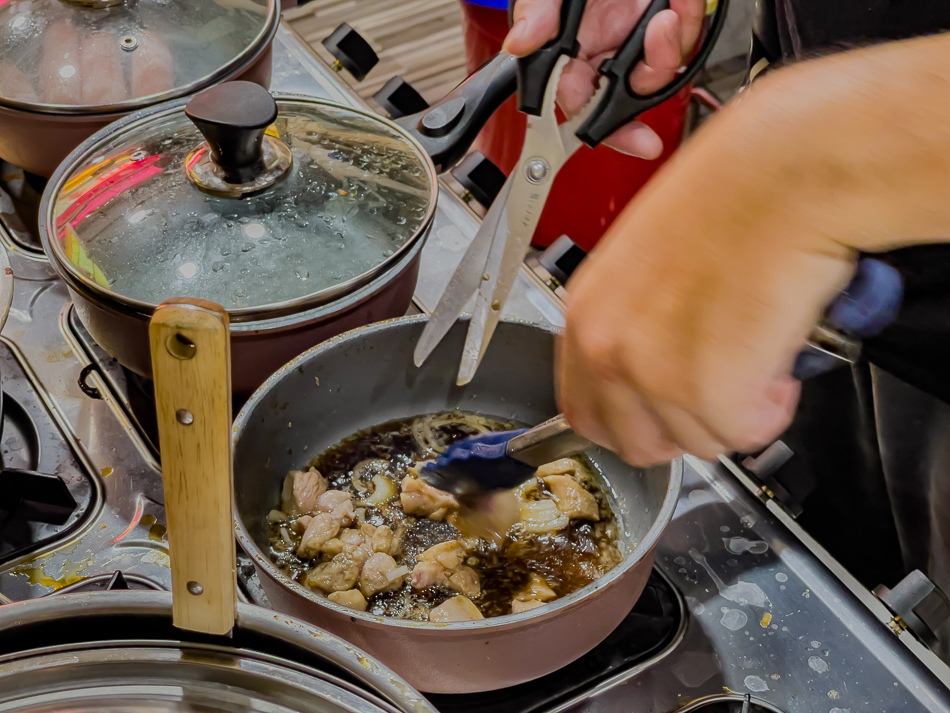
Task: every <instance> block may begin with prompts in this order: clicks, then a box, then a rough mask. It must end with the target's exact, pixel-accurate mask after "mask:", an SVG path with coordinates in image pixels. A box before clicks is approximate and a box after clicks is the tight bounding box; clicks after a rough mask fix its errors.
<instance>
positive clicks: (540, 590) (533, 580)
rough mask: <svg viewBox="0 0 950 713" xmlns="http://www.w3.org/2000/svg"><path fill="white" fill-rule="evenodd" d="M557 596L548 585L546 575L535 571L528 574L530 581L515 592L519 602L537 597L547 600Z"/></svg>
mask: <svg viewBox="0 0 950 713" xmlns="http://www.w3.org/2000/svg"><path fill="white" fill-rule="evenodd" d="M556 598H557V593H555V591H554V590H553V589H551V588H550V587H549V586H548V583H547V582H546V581H545V580H544V577H542V576H541V575H540V574H535V573H534V572H532V573H531V574H529V575H528V583H527V584H526V585H525V586H524V587H523V588H522V589H521V591H519V592H518V593H517V594H515V600H516V601H519V602H528V601H532V600H535V599H536V600H537V601H539V602H546V601H549V600H551V599H556Z"/></svg>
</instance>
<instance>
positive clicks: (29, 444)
mask: <svg viewBox="0 0 950 713" xmlns="http://www.w3.org/2000/svg"><path fill="white" fill-rule="evenodd" d="M273 87H274V89H276V90H279V91H287V92H296V93H304V94H310V95H316V96H321V97H325V98H329V99H332V100H335V101H339V102H342V103H345V104H350V105H354V106H360V105H361V103H360V100H359V99H358V98H357V97H356V95H355V94H354V93H353V92H351V91H350V90H349V89H348V87H347V85H346V84H345V83H344V82H343V81H341V79H340V78H339V77H338V76H336V75H335V74H334V72H333V71H332V70H331V69H330V67H329V66H328V65H327V64H326V63H324V62H323V61H322V60H321V59H319V58H318V57H317V56H316V55H314V54H313V53H312V52H311V50H310V49H309V48H308V47H307V46H306V45H305V44H304V43H303V42H302V41H300V40H299V38H297V36H296V35H294V33H293V32H292V31H291V30H290V29H288V28H286V27H282V28H281V29H280V31H279V33H278V36H277V39H276V42H275V70H274V81H273ZM2 173H3V175H2V182H0V186H2V191H0V243H2V246H3V248H4V249H5V250H6V251H7V253H8V255H9V258H10V263H11V267H12V269H13V272H14V276H15V289H14V301H13V308H12V310H11V313H10V316H9V319H8V321H7V324H6V326H5V328H4V330H3V333H2V335H0V385H2V390H3V414H2V419H3V420H2V428H0V459H2V464H3V471H2V473H0V479H2V481H5V482H0V597H2V601H3V602H9V601H20V600H26V599H31V598H36V597H42V596H50V595H54V596H61V595H63V596H68V594H69V592H73V591H77V590H88V589H110V588H124V589H167V588H169V586H170V570H169V560H168V548H167V542H166V540H165V528H164V524H163V522H164V511H163V507H162V501H163V500H162V488H161V473H160V468H159V463H158V454H157V448H156V437H155V422H154V414H153V402H152V397H151V391H150V385H149V384H148V383H147V382H145V381H143V380H142V379H140V378H138V377H135V376H134V375H132V374H130V373H129V372H127V371H125V370H124V369H123V368H121V367H120V366H119V365H118V364H117V363H116V362H114V361H113V360H112V359H111V358H110V357H108V356H107V355H106V354H105V353H104V352H103V351H102V350H101V349H100V348H99V347H98V346H97V345H96V344H95V343H94V342H93V340H92V339H91V338H90V337H89V335H88V334H87V333H86V331H85V329H84V328H83V326H82V324H81V323H80V321H79V320H78V319H77V317H76V314H75V312H74V310H73V308H72V306H71V304H70V302H69V298H68V295H67V292H66V288H65V286H64V285H63V284H62V282H61V281H60V280H59V279H58V278H57V277H56V274H55V272H54V271H53V269H52V268H51V267H50V265H49V263H48V262H47V260H46V259H45V257H44V255H43V253H42V250H41V248H40V247H39V243H38V240H37V238H36V235H35V213H32V214H31V210H34V208H31V206H33V205H35V198H36V195H37V190H41V189H42V186H41V185H36V181H35V180H33V179H29V178H28V177H25V176H23V175H22V174H21V173H19V172H18V171H16V169H14V168H12V167H8V166H4V167H2ZM478 224H479V218H478V215H477V213H476V212H475V211H474V210H473V209H472V208H471V207H470V206H469V205H468V204H467V203H466V202H464V201H462V200H460V199H459V198H458V196H457V195H456V194H455V193H454V192H453V191H452V190H451V188H450V186H449V184H448V183H446V184H444V185H443V186H442V191H441V197H440V201H439V205H438V214H437V217H436V222H435V225H434V228H433V231H432V234H431V237H430V238H429V241H428V243H427V245H426V247H425V249H424V252H423V258H422V267H421V274H420V280H419V284H418V287H417V290H416V295H415V309H417V310H418V311H422V312H427V311H430V310H431V309H432V308H433V307H434V306H435V304H436V302H437V300H438V297H439V295H440V294H441V292H442V290H443V289H444V287H445V285H446V284H447V282H448V279H449V277H450V275H451V273H452V272H453V270H454V268H455V266H456V265H457V264H458V261H459V260H460V259H461V257H462V254H463V252H464V248H465V247H466V245H467V243H468V241H469V240H471V238H472V237H473V236H474V234H475V231H476V230H477V227H478ZM560 294H562V293H561V289H560V287H559V286H558V284H557V283H556V281H554V280H553V279H552V278H551V275H550V274H548V273H546V272H545V271H544V269H543V268H541V267H540V264H539V263H538V261H537V260H529V261H528V262H526V264H525V267H524V269H523V270H522V273H521V275H520V276H519V279H518V283H517V285H516V289H515V292H514V294H513V297H512V299H511V300H510V301H509V305H508V307H507V313H508V315H509V316H513V317H519V318H522V319H528V320H532V321H540V322H547V323H551V324H555V325H560V324H561V323H562V310H561V302H560ZM772 455H774V454H772ZM769 457H770V455H769V454H765V455H763V456H760V458H759V459H758V463H753V464H751V465H750V464H747V465H750V467H747V468H744V467H740V466H738V465H736V464H735V463H732V462H730V461H728V460H723V461H722V462H716V463H708V462H703V461H699V460H696V459H691V458H687V459H686V473H685V482H684V487H683V492H682V497H681V500H680V503H679V506H678V509H677V512H676V516H675V518H674V520H673V522H672V524H671V525H670V526H669V528H668V529H667V531H666V533H665V534H664V536H663V538H662V540H661V542H660V545H659V548H658V552H657V562H656V568H655V571H654V573H653V575H652V577H651V580H650V582H649V584H648V586H647V589H646V591H645V593H644V595H643V597H641V599H640V601H639V602H638V604H637V605H636V607H635V608H634V610H633V611H632V612H631V613H630V615H629V616H628V617H627V619H626V620H625V621H624V623H623V624H622V625H621V626H620V627H619V628H618V629H617V630H616V631H615V632H614V633H613V634H612V635H611V636H610V637H609V638H608V639H607V640H606V641H605V642H604V643H603V644H601V645H600V646H599V647H597V648H596V649H595V650H594V651H592V652H590V653H589V654H587V655H585V656H584V657H582V658H581V659H580V660H579V661H577V662H575V663H574V664H571V665H570V666H568V667H566V668H565V669H563V670H561V671H558V672H556V673H554V674H551V675H550V676H547V677H545V678H543V679H541V680H539V681H534V682H531V683H528V684H524V685H521V686H517V687H515V688H512V689H506V690H502V691H496V692H490V693H485V694H478V695H468V696H464V697H456V696H434V697H433V698H432V700H433V702H434V704H435V705H436V707H437V708H439V710H441V711H443V712H444V713H455V712H458V713H461V712H463V711H486V710H494V711H498V713H529V712H530V713H555V712H556V711H557V712H561V711H564V712H567V711H571V712H575V713H582V712H583V713H598V712H601V711H618V712H619V711H637V712H638V713H640V712H643V713H647V712H648V711H649V712H652V713H672V712H673V711H705V712H706V713H716V712H719V713H728V712H735V713H739V712H740V711H746V712H747V713H762V712H765V711H772V712H778V713H783V712H784V713H806V712H807V713H858V712H859V711H861V712H863V711H873V712H878V711H881V712H886V713H892V712H893V713H896V712H898V711H900V712H901V713H911V712H915V711H946V712H948V713H950V689H948V687H947V686H948V684H950V669H948V667H947V666H946V665H945V664H944V663H943V662H942V661H941V660H940V659H939V658H938V657H937V656H936V655H935V654H934V653H932V652H931V651H930V650H929V649H928V648H927V647H926V646H924V645H923V644H922V643H921V641H920V640H919V639H918V638H917V636H915V634H914V633H913V632H912V631H911V630H910V629H909V625H910V624H912V623H914V616H913V615H914V613H915V612H916V613H917V614H919V615H920V617H921V618H923V619H926V620H927V622H929V623H931V624H932V623H933V619H934V616H936V615H935V614H934V613H933V611H931V610H933V609H935V607H934V606H933V604H934V601H937V600H933V599H926V597H925V596H924V595H922V594H921V595H920V596H917V597H908V596H904V597H903V600H911V604H910V606H909V608H908V607H905V608H903V609H902V608H901V604H900V601H899V600H901V597H896V598H895V597H890V598H888V597H887V596H884V597H883V599H886V600H887V601H889V602H890V603H891V607H893V608H894V610H896V611H899V612H901V616H898V615H897V614H895V613H894V611H892V609H891V607H888V606H886V605H885V603H884V601H883V600H882V598H879V597H878V596H876V595H873V594H871V593H870V592H868V591H867V590H866V589H865V588H863V587H862V586H861V585H860V584H858V583H857V581H856V580H855V579H854V578H853V577H852V576H851V575H850V574H849V573H848V572H847V571H845V570H844V569H843V568H842V567H841V566H840V565H838V564H837V563H836V562H835V561H834V560H833V559H832V558H831V557H830V556H829V555H827V554H826V553H825V552H824V550H823V549H822V548H821V547H820V546H819V545H818V544H817V543H816V542H814V541H813V540H811V538H809V536H808V535H807V534H806V533H805V532H803V531H802V530H801V528H800V527H798V525H797V524H796V522H795V520H794V519H793V518H792V517H791V515H790V514H789V513H788V511H787V510H786V509H785V507H783V506H782V505H781V504H780V501H779V499H777V498H775V497H773V496H774V493H773V492H772V490H770V489H769V488H768V487H764V486H763V485H762V484H761V482H760V481H758V480H755V479H753V477H752V473H753V472H757V473H760V474H761V473H762V472H764V471H763V468H762V467H761V466H762V465H763V463H765V462H766V461H768V459H769ZM239 564H240V566H239V580H240V584H241V590H242V591H241V596H242V598H243V599H244V600H246V601H252V602H254V603H257V604H260V605H262V606H267V601H266V597H265V596H264V594H263V592H262V591H261V589H260V587H259V585H258V583H257V581H256V578H255V576H254V574H253V567H252V566H251V565H250V562H249V561H247V560H244V559H241V562H240V563H239ZM911 589H913V588H911ZM897 591H898V590H897V589H895V592H897ZM902 591H903V592H904V594H906V593H907V590H906V589H905V590H902ZM920 591H922V590H921V589H920V588H919V587H918V588H917V589H915V590H913V592H912V593H914V592H916V593H918V594H919V593H920ZM922 601H923V602H924V603H925V605H926V606H929V607H930V609H929V610H928V611H926V612H924V611H923V610H922V609H921V607H920V606H917V608H916V609H914V606H915V605H920V603H921V602H922ZM937 603H938V604H939V601H938V602H937ZM936 608H937V609H939V607H936ZM563 645H565V646H570V642H569V641H565V642H564V644H563ZM525 655H530V652H525Z"/></svg>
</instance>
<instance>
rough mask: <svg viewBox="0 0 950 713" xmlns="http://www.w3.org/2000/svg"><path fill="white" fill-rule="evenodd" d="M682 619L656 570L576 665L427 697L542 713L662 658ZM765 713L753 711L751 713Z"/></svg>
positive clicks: (448, 709) (506, 711) (505, 712)
mask: <svg viewBox="0 0 950 713" xmlns="http://www.w3.org/2000/svg"><path fill="white" fill-rule="evenodd" d="M683 618H684V606H683V600H682V599H681V597H680V595H679V593H678V592H677V591H676V590H675V589H674V588H673V587H672V585H670V583H669V582H668V581H667V579H666V578H665V577H664V576H663V575H662V574H660V573H659V571H657V570H656V569H654V570H653V572H652V573H651V574H650V579H649V581H648V582H647V586H646V588H645V589H644V590H643V594H642V595H641V596H640V599H639V600H638V601H637V603H636V605H635V606H634V607H633V610H632V611H631V612H630V614H629V615H627V618H626V619H624V620H623V622H622V623H621V624H620V626H618V627H617V628H616V629H615V630H614V632H613V633H612V634H611V635H610V636H608V637H607V638H606V639H605V640H604V641H603V642H602V643H601V644H600V645H599V646H597V647H596V648H595V649H593V650H592V651H590V652H589V653H587V654H585V655H584V656H582V657H581V658H579V659H578V660H577V661H575V662H574V663H572V664H569V665H568V666H565V667H564V668H562V669H560V670H559V671H557V672H555V673H552V674H550V675H548V676H544V677H542V678H539V679H537V680H535V681H530V682H528V683H523V684H521V685H518V686H512V687H511V688H503V689H501V690H498V691H487V692H485V693H474V694H472V693H469V694H465V695H430V696H428V698H429V700H430V701H432V704H433V705H434V706H435V707H436V708H438V709H439V711H441V713H484V711H492V712H493V713H540V711H543V710H548V709H550V708H552V707H554V706H556V705H558V704H562V703H564V702H565V701H568V700H570V699H572V698H574V697H576V696H581V695H583V694H585V693H587V692H589V691H591V690H592V689H593V688H595V687H596V686H598V685H600V684H602V683H604V682H606V681H607V680H609V679H611V678H613V677H615V676H617V675H619V674H622V673H623V672H624V671H629V670H630V669H632V668H633V667H634V666H636V665H638V664H641V663H643V662H645V661H648V660H649V659H651V658H653V657H655V656H657V655H658V654H661V653H662V652H663V651H665V650H666V649H667V648H668V647H669V646H671V645H672V644H673V643H674V642H675V641H676V640H677V638H678V634H679V632H680V631H681V628H682V624H683ZM740 700H741V699H740ZM736 710H737V712H738V711H740V710H741V708H739V709H736ZM766 710H768V709H761V710H757V709H755V708H753V709H752V710H751V711H750V712H749V713H764V712H765V711H766ZM726 711H728V712H729V713H732V711H731V710H730V709H723V710H722V711H721V712H720V711H716V710H715V709H710V710H709V711H708V712H707V713H725V712H726Z"/></svg>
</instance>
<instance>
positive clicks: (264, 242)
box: [40, 81, 438, 396]
mask: <svg viewBox="0 0 950 713" xmlns="http://www.w3.org/2000/svg"><path fill="white" fill-rule="evenodd" d="M437 194H438V181H437V178H436V174H435V169H434V167H433V165H432V161H431V160H430V159H429V157H428V156H427V155H426V154H425V152H424V151H423V150H422V148H421V147H420V146H419V144H418V142H416V141H415V140H413V139H412V138H410V136H409V135H408V133H407V132H406V131H405V130H403V129H401V128H399V127H398V126H396V125H395V124H393V123H392V122H389V121H387V120H385V119H382V118H380V117H378V116H376V115H373V114H371V113H369V112H366V111H361V110H358V109H350V108H347V107H344V106H341V105H339V104H334V103H333V102H327V101H322V100H319V99H314V98H312V97H304V96H297V95H291V94H275V95H271V94H270V93H268V92H267V91H266V90H265V89H263V88H261V87H260V86H258V85H256V84H254V83H251V82H244V81H234V82H227V83H225V84H219V85H216V86H214V87H212V88H210V89H206V90H205V91H203V92H201V93H199V94H198V95H196V96H195V97H194V98H192V99H190V100H189V99H183V100H177V101H175V102H169V103H166V104H162V105H160V106H157V107H152V108H150V109H146V110H144V111H142V112H138V113H137V114H134V115H132V116H128V117H125V118H124V119H122V120H120V121H118V122H115V123H114V124H112V125H110V126H109V127H107V128H106V129H103V130H102V131H100V132H98V133H97V134H95V135H94V136H92V137H91V138H90V139H89V140H87V141H86V142H84V143H83V144H82V145H81V146H80V147H79V148H77V149H76V151H74V152H73V154H72V155H71V156H70V157H69V158H68V159H67V160H66V161H65V162H64V163H63V165H62V166H61V167H60V168H59V169H58V170H57V171H56V173H55V174H54V175H53V177H52V178H51V179H50V182H49V184H48V185H47V187H46V190H45V192H44V194H43V200H42V203H41V205H40V231H41V235H42V239H43V246H44V249H45V250H46V253H47V255H48V256H49V258H50V261H51V263H52V264H53V266H54V267H55V268H56V270H57V271H58V272H59V274H60V275H61V276H62V278H63V280H64V281H65V282H66V286H67V287H68V288H69V292H70V295H71V296H72V299H73V303H74V304H75V306H76V311H77V314H78V315H79V318H80V319H81V320H82V323H83V325H84V326H85V327H86V329H87V330H88V331H89V334H90V335H91V336H92V337H93V339H95V340H96V342H97V343H98V344H99V346H100V347H102V348H103V349H104V350H105V351H106V352H107V353H108V354H109V355H110V356H112V357H114V358H115V359H117V360H118V361H119V362H120V363H121V364H122V365H123V366H125V367H127V368H128V369H131V370H132V371H134V372H136V373H138V374H140V375H142V376H145V377H151V369H152V366H151V359H150V355H149V347H148V324H149V320H150V319H151V316H152V314H153V313H154V312H155V310H156V308H157V306H158V305H159V304H161V303H162V302H164V301H165V300H168V299H171V298H175V297H192V298H197V299H205V300H211V301H213V302H215V303H216V304H220V305H222V306H223V307H224V308H225V309H226V310H227V311H228V315H229V318H230V322H231V341H232V348H233V354H234V368H233V386H234V391H235V392H236V393H237V394H238V395H241V396H248V395H250V393H251V392H253V391H254V389H255V388H257V386H259V385H260V383H261V382H262V381H263V380H264V379H265V378H266V377H267V376H269V375H270V374H272V373H273V372H274V371H275V370H276V369H277V368H278V367H280V366H281V365H283V364H284V363H286V362H287V361H288V360H289V359H291V358H292V357H294V356H297V355H298V354H300V353H301V352H303V351H304V350H306V349H308V348H310V347H311V346H313V345H315V344H317V343H319V342H320V341H322V340H324V339H328V338H330V337H332V336H335V335H337V334H340V333H342V332H345V331H347V330H348V329H352V328H354V327H357V326H361V325H363V324H367V323H369V322H373V321H378V320H381V319H388V318H391V317H396V316H401V315H404V314H405V313H406V311H407V310H408V308H409V305H410V303H411V301H412V294H413V291H414V290H415V285H416V278H417V276H418V270H419V261H420V254H421V250H422V246H423V244H424V242H425V239H426V237H427V235H428V233H429V229H430V226H431V224H432V220H433V216H434V214H435V208H436V197H437Z"/></svg>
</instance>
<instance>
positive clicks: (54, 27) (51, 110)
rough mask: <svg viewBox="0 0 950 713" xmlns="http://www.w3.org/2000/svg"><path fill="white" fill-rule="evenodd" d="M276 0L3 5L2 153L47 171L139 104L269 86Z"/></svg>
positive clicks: (42, 0)
mask: <svg viewBox="0 0 950 713" xmlns="http://www.w3.org/2000/svg"><path fill="white" fill-rule="evenodd" d="M278 4H279V3H278V0H168V1H167V2H165V1H160V0H11V1H10V2H8V3H4V4H3V5H2V6H0V157H2V158H4V159H5V160H7V161H9V162H10V163H13V164H14V165H17V166H19V167H20V168H23V169H24V170H26V171H29V172H31V173H35V174H38V175H40V176H44V177H47V176H50V175H51V174H52V173H53V172H54V171H55V169H56V167H57V166H58V165H59V163H60V161H62V160H63V159H64V158H65V157H66V156H67V155H68V154H69V152H70V151H72V150H73V149H74V148H75V147H76V146H78V145H79V144H80V143H81V142H82V141H83V140H84V139H86V138H87V137H89V136H90V135H91V134H93V133H94V132H96V131H98V130H99V129H101V128H102V127H103V126H105V125H106V124H109V123H110V122H112V121H115V120H116V119H118V118H120V117H122V116H124V115H126V114H128V113H130V112H132V111H135V110H137V109H140V108H143V107H147V106H151V105H153V104H156V103H159V102H163V101H167V100H170V99H174V98H176V97H182V96H186V95H188V94H193V93H194V92H196V91H198V90H200V89H202V88H205V87H208V86H211V85H213V84H216V83H218V82H222V81H227V80H231V79H238V78H242V79H245V80H248V81H253V82H257V83H258V84H261V85H262V86H264V87H267V86H269V84H270V75H271V41H272V40H273V38H274V34H275V33H276V32H277V26H278V22H279V20H280V17H279V7H278Z"/></svg>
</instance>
